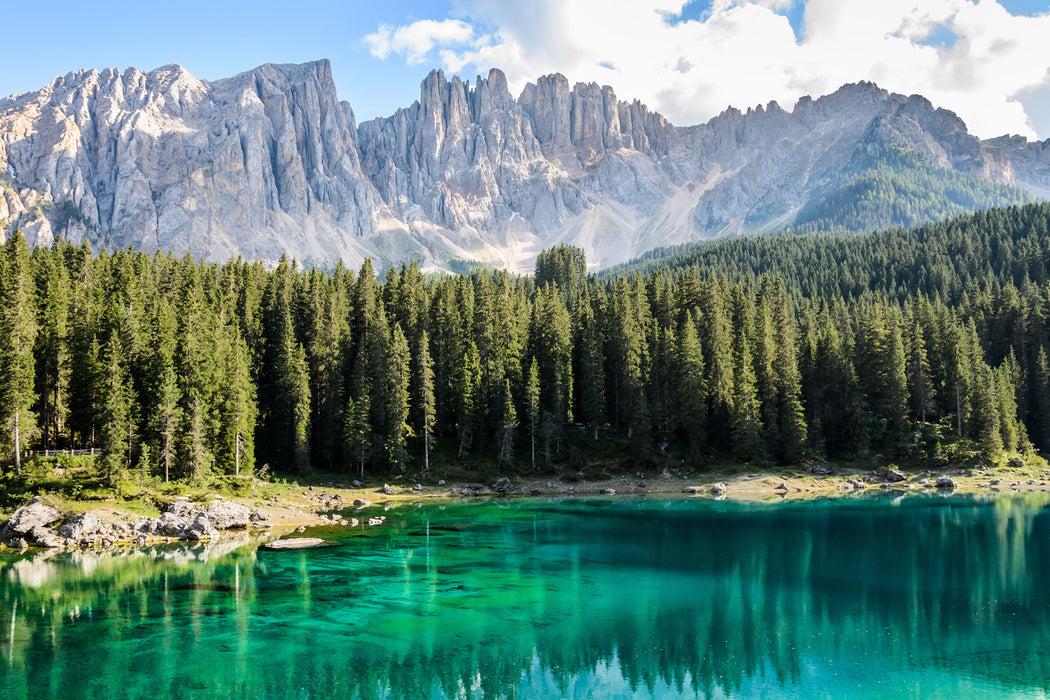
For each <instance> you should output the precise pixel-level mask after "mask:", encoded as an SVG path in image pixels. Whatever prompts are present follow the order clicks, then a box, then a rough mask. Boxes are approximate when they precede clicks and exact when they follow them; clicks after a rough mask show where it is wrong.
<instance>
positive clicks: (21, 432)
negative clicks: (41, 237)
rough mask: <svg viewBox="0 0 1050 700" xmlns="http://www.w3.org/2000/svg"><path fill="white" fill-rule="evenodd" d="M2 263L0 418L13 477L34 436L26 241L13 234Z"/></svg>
mask: <svg viewBox="0 0 1050 700" xmlns="http://www.w3.org/2000/svg"><path fill="white" fill-rule="evenodd" d="M2 256H3V257H2V260H0V417H2V420H3V424H2V425H3V427H2V431H3V432H2V433H0V434H2V435H3V437H4V442H5V443H6V446H7V449H6V450H5V451H6V452H7V453H8V454H11V455H12V456H13V458H14V463H15V472H16V473H17V474H21V473H22V454H21V453H22V450H23V449H24V448H25V447H26V446H28V445H29V443H30V441H31V440H32V438H33V437H34V436H35V434H36V415H35V414H34V413H33V412H32V410H31V407H32V405H33V403H34V399H35V395H34V392H33V379H34V368H35V365H34V358H33V347H34V344H35V342H36V335H37V323H36V310H35V307H34V298H33V296H34V295H33V291H34V290H33V278H32V275H31V270H30V260H29V248H28V246H27V244H26V239H25V238H24V237H23V236H22V234H21V233H20V232H19V231H18V230H15V232H14V234H12V235H11V237H10V238H9V239H8V240H7V242H6V243H5V244H4V248H3V251H2Z"/></svg>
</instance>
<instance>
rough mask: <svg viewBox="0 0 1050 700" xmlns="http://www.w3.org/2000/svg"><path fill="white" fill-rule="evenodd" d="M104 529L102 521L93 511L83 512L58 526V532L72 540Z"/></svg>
mask: <svg viewBox="0 0 1050 700" xmlns="http://www.w3.org/2000/svg"><path fill="white" fill-rule="evenodd" d="M101 529H102V521H101V520H99V519H98V516H97V515H95V514H94V513H92V512H90V511H89V512H87V513H81V514H79V515H75V516H73V517H72V518H71V519H70V520H69V521H68V522H66V523H64V524H63V525H62V526H61V527H59V528H58V534H59V535H61V536H62V537H66V538H68V539H71V540H80V539H82V538H84V537H90V536H92V535H95V534H98V532H99V530H101Z"/></svg>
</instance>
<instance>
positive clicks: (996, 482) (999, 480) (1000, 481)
mask: <svg viewBox="0 0 1050 700" xmlns="http://www.w3.org/2000/svg"><path fill="white" fill-rule="evenodd" d="M988 483H989V484H990V485H992V486H998V485H999V484H1001V483H1002V479H992V480H991V481H989V482H988Z"/></svg>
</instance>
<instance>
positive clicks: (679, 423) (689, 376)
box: [674, 313, 707, 461]
mask: <svg viewBox="0 0 1050 700" xmlns="http://www.w3.org/2000/svg"><path fill="white" fill-rule="evenodd" d="M676 335H677V341H678V342H677V346H676V348H675V377H674V380H675V381H674V390H675V413H676V421H675V423H676V429H677V431H678V433H679V435H680V437H681V439H682V440H683V442H684V443H685V444H686V445H688V447H689V454H690V455H691V457H692V459H693V460H694V461H696V460H698V459H699V457H700V454H701V451H702V450H703V448H704V447H705V446H706V444H707V403H706V397H707V387H706V385H705V382H704V357H703V353H702V352H701V350H700V339H699V337H698V336H697V333H696V324H695V323H694V322H693V319H692V317H691V316H690V315H689V314H688V313H685V314H683V315H682V320H681V322H680V323H679V324H678V333H677V334H676Z"/></svg>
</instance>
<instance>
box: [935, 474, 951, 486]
mask: <svg viewBox="0 0 1050 700" xmlns="http://www.w3.org/2000/svg"><path fill="white" fill-rule="evenodd" d="M934 486H936V487H937V488H939V489H954V488H955V480H954V479H952V478H951V477H950V476H939V477H937V481H936V483H934Z"/></svg>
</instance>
